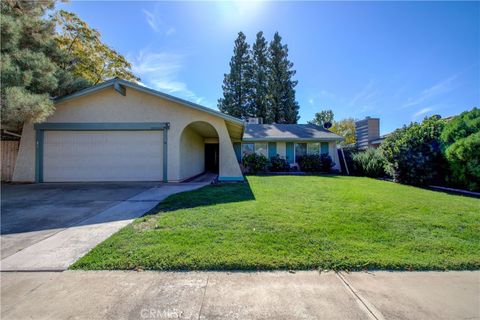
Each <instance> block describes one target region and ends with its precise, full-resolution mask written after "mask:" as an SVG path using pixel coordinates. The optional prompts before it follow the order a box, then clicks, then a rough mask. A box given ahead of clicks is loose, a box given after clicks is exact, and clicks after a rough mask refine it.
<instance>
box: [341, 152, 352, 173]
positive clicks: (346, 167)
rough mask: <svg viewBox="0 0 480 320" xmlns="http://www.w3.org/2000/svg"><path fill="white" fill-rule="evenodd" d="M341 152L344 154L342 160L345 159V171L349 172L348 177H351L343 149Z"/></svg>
mask: <svg viewBox="0 0 480 320" xmlns="http://www.w3.org/2000/svg"><path fill="white" fill-rule="evenodd" d="M340 151H341V152H342V159H343V164H344V165H345V170H347V175H348V176H349V175H350V172H349V171H348V166H347V160H345V153H344V152H343V148H340Z"/></svg>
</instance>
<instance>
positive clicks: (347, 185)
mask: <svg viewBox="0 0 480 320" xmlns="http://www.w3.org/2000/svg"><path fill="white" fill-rule="evenodd" d="M479 212H480V201H479V200H478V199H473V198H468V197H462V196H457V195H451V194H446V193H442V192H435V191H430V190H425V189H419V188H415V187H412V186H405V185H401V184H397V183H391V182H386V181H379V180H376V179H370V178H363V177H347V176H261V177H260V176H250V177H248V183H235V184H218V185H211V186H207V187H204V188H201V189H197V190H194V191H191V192H183V193H179V194H175V195H173V196H170V197H169V198H167V199H166V200H164V201H162V202H161V203H160V204H159V205H158V206H157V207H156V208H155V209H154V210H152V213H154V214H152V215H147V216H144V217H142V218H139V219H136V220H135V221H134V222H133V223H132V224H129V225H128V226H126V227H125V228H123V229H122V230H120V231H119V232H117V233H116V234H114V235H113V236H111V237H110V238H108V239H107V240H106V241H104V242H102V243H100V244H99V245H98V246H96V247H95V248H94V249H93V250H92V251H90V252H89V253H87V254H86V255H85V256H83V257H82V258H81V259H80V260H78V261H77V262H75V264H73V266H71V268H72V269H100V270H101V269H109V270H115V269H123V270H131V269H135V268H136V267H138V268H140V269H144V270H148V269H153V270H260V269H262V270H272V269H283V270H285V269H286V270H299V269H303V270H314V269H315V270H319V269H320V270H323V269H335V270H345V269H346V270H365V269H370V270H371V269H386V270H454V269H457V270H465V269H479V268H480V232H479V231H480V230H479V223H478V213H479Z"/></svg>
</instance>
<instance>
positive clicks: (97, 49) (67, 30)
mask: <svg viewBox="0 0 480 320" xmlns="http://www.w3.org/2000/svg"><path fill="white" fill-rule="evenodd" d="M55 22H56V23H57V25H58V28H59V30H60V32H59V33H58V34H57V36H56V41H57V43H58V46H59V47H60V48H61V49H63V50H65V51H67V52H68V53H69V54H71V55H73V56H74V57H75V62H74V64H73V68H72V71H73V72H74V74H75V75H77V76H79V77H82V78H84V79H86V80H88V81H89V82H90V83H92V84H97V83H99V82H101V81H104V80H107V79H111V78H115V77H119V78H122V79H125V80H130V81H134V82H137V81H140V79H139V78H138V77H137V76H135V75H134V74H133V73H132V71H131V68H132V65H131V64H130V63H129V62H128V61H127V59H125V57H124V56H122V55H121V54H119V53H118V52H116V51H115V50H113V49H112V48H110V47H109V46H107V45H106V44H104V43H103V42H102V41H101V37H100V33H99V32H98V31H97V30H95V29H92V28H90V27H89V26H88V24H87V23H86V22H84V21H83V20H81V19H80V18H79V17H78V16H77V15H76V14H74V13H71V12H67V11H64V10H60V11H59V12H58V13H57V14H56V15H55ZM62 67H63V68H64V69H66V68H70V67H71V66H70V65H68V64H64V65H62Z"/></svg>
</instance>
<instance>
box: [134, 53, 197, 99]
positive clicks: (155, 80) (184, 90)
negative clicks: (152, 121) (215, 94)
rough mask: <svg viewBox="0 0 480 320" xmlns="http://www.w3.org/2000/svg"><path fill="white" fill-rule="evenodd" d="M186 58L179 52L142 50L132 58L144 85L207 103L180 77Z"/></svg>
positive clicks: (135, 71) (135, 70)
mask: <svg viewBox="0 0 480 320" xmlns="http://www.w3.org/2000/svg"><path fill="white" fill-rule="evenodd" d="M185 58H186V56H185V55H183V54H178V53H169V52H153V53H152V52H145V51H140V53H139V55H138V56H137V57H135V58H133V59H130V60H131V61H132V71H133V72H134V73H136V74H138V75H139V76H140V78H142V80H143V81H144V83H142V85H145V86H148V87H152V88H154V89H156V90H159V91H162V92H166V93H169V94H173V95H176V96H178V97H181V98H183V99H186V100H189V101H192V102H195V103H198V104H201V103H205V102H206V101H205V98H203V97H200V96H198V95H196V94H195V93H194V92H193V91H191V90H190V89H189V88H188V85H187V84H186V83H185V82H183V81H181V79H179V78H180V73H181V71H182V69H183V66H184V62H185Z"/></svg>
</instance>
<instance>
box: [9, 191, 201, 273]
mask: <svg viewBox="0 0 480 320" xmlns="http://www.w3.org/2000/svg"><path fill="white" fill-rule="evenodd" d="M206 184H208V182H202V183H184V184H162V183H151V182H142V183H81V184H58V183H55V184H53V183H52V184H24V185H18V184H17V185H15V184H5V185H2V190H1V193H2V194H1V195H2V199H1V209H2V210H1V236H0V240H1V270H2V271H38V270H65V269H66V268H68V266H69V265H70V264H72V263H73V262H74V261H76V260H77V259H78V258H80V257H81V256H83V255H84V254H85V253H87V252H88V251H89V250H90V249H92V248H93V247H94V246H95V245H97V244H98V243H100V242H101V241H103V240H104V239H106V238H107V237H109V236H110V235H111V234H113V233H115V232H116V231H118V230H119V229H120V228H122V227H123V226H125V225H127V224H128V223H130V222H131V221H132V220H133V219H134V218H137V217H139V216H142V215H143V214H144V213H145V212H147V211H149V210H150V209H151V208H153V207H154V206H155V205H156V204H158V202H160V201H161V200H163V199H165V198H166V197H167V196H169V195H171V194H174V193H177V192H183V191H188V190H193V189H196V188H200V187H202V186H204V185H206Z"/></svg>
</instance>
